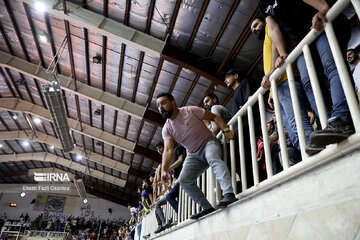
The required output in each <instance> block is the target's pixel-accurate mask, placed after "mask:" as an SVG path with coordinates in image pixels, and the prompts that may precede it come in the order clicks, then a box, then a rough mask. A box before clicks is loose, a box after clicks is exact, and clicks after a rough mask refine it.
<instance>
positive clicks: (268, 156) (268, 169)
mask: <svg viewBox="0 0 360 240" xmlns="http://www.w3.org/2000/svg"><path fill="white" fill-rule="evenodd" d="M258 101H259V110H260V120H261V131H262V135H263V142H264V153H265V164H266V174H267V178H270V177H271V176H272V175H273V171H272V160H271V148H270V144H269V134H268V131H267V126H266V117H265V114H266V113H265V104H264V95H263V94H259V96H258Z"/></svg>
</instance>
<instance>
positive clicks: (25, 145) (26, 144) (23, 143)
mask: <svg viewBox="0 0 360 240" xmlns="http://www.w3.org/2000/svg"><path fill="white" fill-rule="evenodd" d="M22 145H23V146H24V147H28V146H29V145H30V142H29V141H23V142H22Z"/></svg>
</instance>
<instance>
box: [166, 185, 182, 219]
mask: <svg viewBox="0 0 360 240" xmlns="http://www.w3.org/2000/svg"><path fill="white" fill-rule="evenodd" d="M179 187H180V183H179V181H177V182H176V184H175V185H174V187H173V188H172V189H171V190H170V191H169V193H168V194H166V201H168V203H169V204H170V205H171V207H172V208H173V209H174V210H175V212H176V213H178V202H177V201H176V198H177V197H179Z"/></svg>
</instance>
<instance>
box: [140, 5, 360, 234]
mask: <svg viewBox="0 0 360 240" xmlns="http://www.w3.org/2000/svg"><path fill="white" fill-rule="evenodd" d="M350 3H352V5H353V6H354V8H355V11H356V14H357V16H358V17H359V18H360V1H359V0H338V1H337V2H336V3H335V4H334V6H333V7H332V8H331V9H330V10H329V11H328V13H327V14H326V17H327V19H328V22H327V23H325V28H324V29H325V32H326V35H327V38H328V41H329V45H330V46H331V52H332V54H333V57H334V60H335V63H336V67H337V70H338V73H339V76H340V79H341V84H342V86H343V89H344V93H345V97H346V100H347V103H348V106H349V110H350V115H351V118H352V120H353V123H354V126H355V134H353V135H352V136H350V137H349V138H347V139H346V140H345V141H343V142H341V143H339V144H337V145H330V146H328V147H327V148H326V149H325V150H323V151H322V152H320V153H318V154H316V155H314V156H311V157H309V156H308V155H307V154H306V153H305V146H306V138H305V133H304V128H303V124H302V120H301V113H300V104H299V100H298V97H297V92H296V87H295V78H294V74H293V72H292V68H291V64H292V63H294V62H295V61H296V60H297V58H298V57H299V56H300V55H301V54H302V53H303V54H304V58H305V63H306V67H307V69H308V73H309V77H310V82H311V86H312V89H313V92H314V96H315V100H316V101H315V103H316V106H317V109H318V113H319V118H320V122H321V126H322V127H325V126H326V122H327V114H326V110H325V105H324V102H323V98H322V94H321V89H320V85H319V82H318V79H317V75H316V71H315V67H314V63H313V60H312V57H311V52H310V48H309V45H310V44H311V43H312V42H313V41H314V40H315V39H316V38H317V37H318V36H319V35H320V34H321V33H322V32H319V31H316V30H314V29H312V30H311V31H310V32H309V33H308V34H307V35H306V36H305V37H304V39H303V40H302V41H301V42H300V43H299V44H298V45H297V46H296V48H295V49H294V50H293V51H292V52H291V53H290V54H289V56H288V57H287V59H286V61H285V63H284V64H283V65H282V66H281V67H280V68H278V69H277V70H276V71H275V72H274V73H273V74H272V75H271V76H270V81H271V87H272V93H273V101H274V108H275V114H276V121H277V129H278V135H279V141H280V152H281V159H282V162H283V171H282V172H280V173H278V174H276V175H273V171H272V160H271V154H270V144H269V138H268V133H267V127H266V119H265V105H264V94H265V92H266V91H267V90H268V89H264V88H262V87H260V88H259V89H258V90H257V91H256V93H255V94H253V96H252V97H251V98H250V99H249V100H248V101H247V102H246V104H245V105H244V106H243V107H242V108H241V109H240V110H239V111H238V112H237V114H236V115H235V116H234V117H233V118H232V119H231V120H230V121H229V122H228V125H229V126H230V129H234V125H235V124H238V142H239V156H240V159H235V141H234V140H231V141H230V156H228V152H227V147H228V146H227V144H226V141H223V142H224V144H223V151H224V161H225V162H227V161H229V160H230V161H231V162H230V163H231V169H230V174H231V181H232V186H233V188H234V191H236V187H237V186H236V179H237V175H236V164H240V169H241V176H239V177H240V181H241V185H242V192H241V193H239V194H237V198H239V199H241V198H243V197H245V196H248V195H250V194H253V193H255V192H258V191H260V190H262V189H264V188H268V187H271V186H274V185H275V184H277V183H279V182H281V181H283V180H285V179H288V178H289V177H292V176H295V175H297V174H299V173H301V172H302V171H304V170H307V169H309V168H312V167H315V166H318V164H321V163H324V162H326V161H329V160H331V159H334V158H335V157H337V156H340V155H342V154H344V153H346V152H347V151H351V150H354V149H357V148H359V147H360V109H359V105H358V102H357V99H356V95H355V91H354V89H353V86H352V83H351V80H350V76H349V73H348V71H347V69H346V65H345V62H344V59H343V55H342V53H341V50H340V47H339V44H338V41H337V39H336V36H335V33H334V30H333V26H332V21H333V20H334V19H335V18H336V17H337V16H338V15H339V14H340V13H341V12H342V11H343V10H344V9H345V8H346V7H347V6H348V5H349V4H350ZM284 72H286V73H287V76H288V83H289V88H290V95H291V98H292V105H293V110H294V114H295V122H296V127H297V129H298V137H299V144H300V149H301V156H302V161H301V162H300V163H298V164H296V165H294V166H292V167H290V166H289V158H288V153H287V145H286V140H285V134H284V127H283V120H282V115H281V110H280V103H279V96H278V92H277V85H276V79H278V78H279V77H280V76H281V75H282V74H283V73H284ZM257 103H258V104H259V111H260V121H261V130H262V136H263V142H264V154H265V163H266V173H267V179H265V180H264V181H261V182H259V171H258V165H257V157H256V149H257V146H256V139H255V130H254V117H253V109H252V107H253V106H254V105H255V104H257ZM246 111H247V116H248V121H249V122H248V123H249V132H250V141H251V150H250V151H251V157H252V161H251V163H252V169H253V178H254V186H252V187H250V188H248V185H247V180H246V179H247V178H246V163H245V151H248V149H244V133H243V128H242V125H243V124H242V122H243V120H242V117H241V116H242V115H243V114H244V113H245V112H246ZM217 137H218V138H224V136H222V134H221V133H219V134H218V136H217ZM247 141H248V139H247ZM197 184H198V186H199V187H200V189H201V190H202V191H203V192H204V194H205V196H206V198H207V199H208V200H209V202H210V203H211V204H212V205H213V206H215V204H216V201H217V200H220V197H221V190H220V187H219V184H218V183H217V182H216V180H215V175H214V173H213V172H212V170H211V169H210V168H209V169H208V170H207V171H206V172H205V173H204V174H202V175H201V176H200V177H199V179H198V182H197ZM178 202H179V214H178V216H177V219H178V222H179V224H180V225H186V224H188V223H189V222H190V221H188V220H189V217H190V215H191V214H194V213H197V212H199V210H200V207H199V206H197V205H196V204H195V203H194V202H193V201H192V200H191V199H190V198H189V197H188V196H187V195H186V194H185V192H184V191H183V190H182V189H181V187H180V194H179V199H178ZM167 206H168V205H167ZM166 208H167V207H166ZM149 218H152V219H149ZM144 223H145V224H146V225H148V224H152V225H153V227H152V231H149V232H148V233H150V232H153V231H154V230H155V229H156V227H157V226H156V221H155V216H151V214H150V216H149V215H148V216H147V217H145V220H144V222H143V229H144ZM145 229H149V228H148V227H145ZM152 234H153V233H152Z"/></svg>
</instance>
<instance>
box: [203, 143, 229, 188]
mask: <svg viewBox="0 0 360 240" xmlns="http://www.w3.org/2000/svg"><path fill="white" fill-rule="evenodd" d="M203 150H204V152H203V153H204V157H205V158H206V160H207V162H208V164H209V165H210V166H211V168H212V170H213V171H214V174H215V176H216V179H217V180H218V182H219V184H220V187H221V190H222V192H223V195H225V194H227V193H234V190H233V188H232V185H231V177H230V173H229V169H228V168H227V166H226V165H225V163H224V161H223V160H222V153H223V151H222V147H221V143H220V140H219V139H216V138H214V139H211V140H209V141H208V142H207V143H206V146H205V148H204V149H203Z"/></svg>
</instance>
